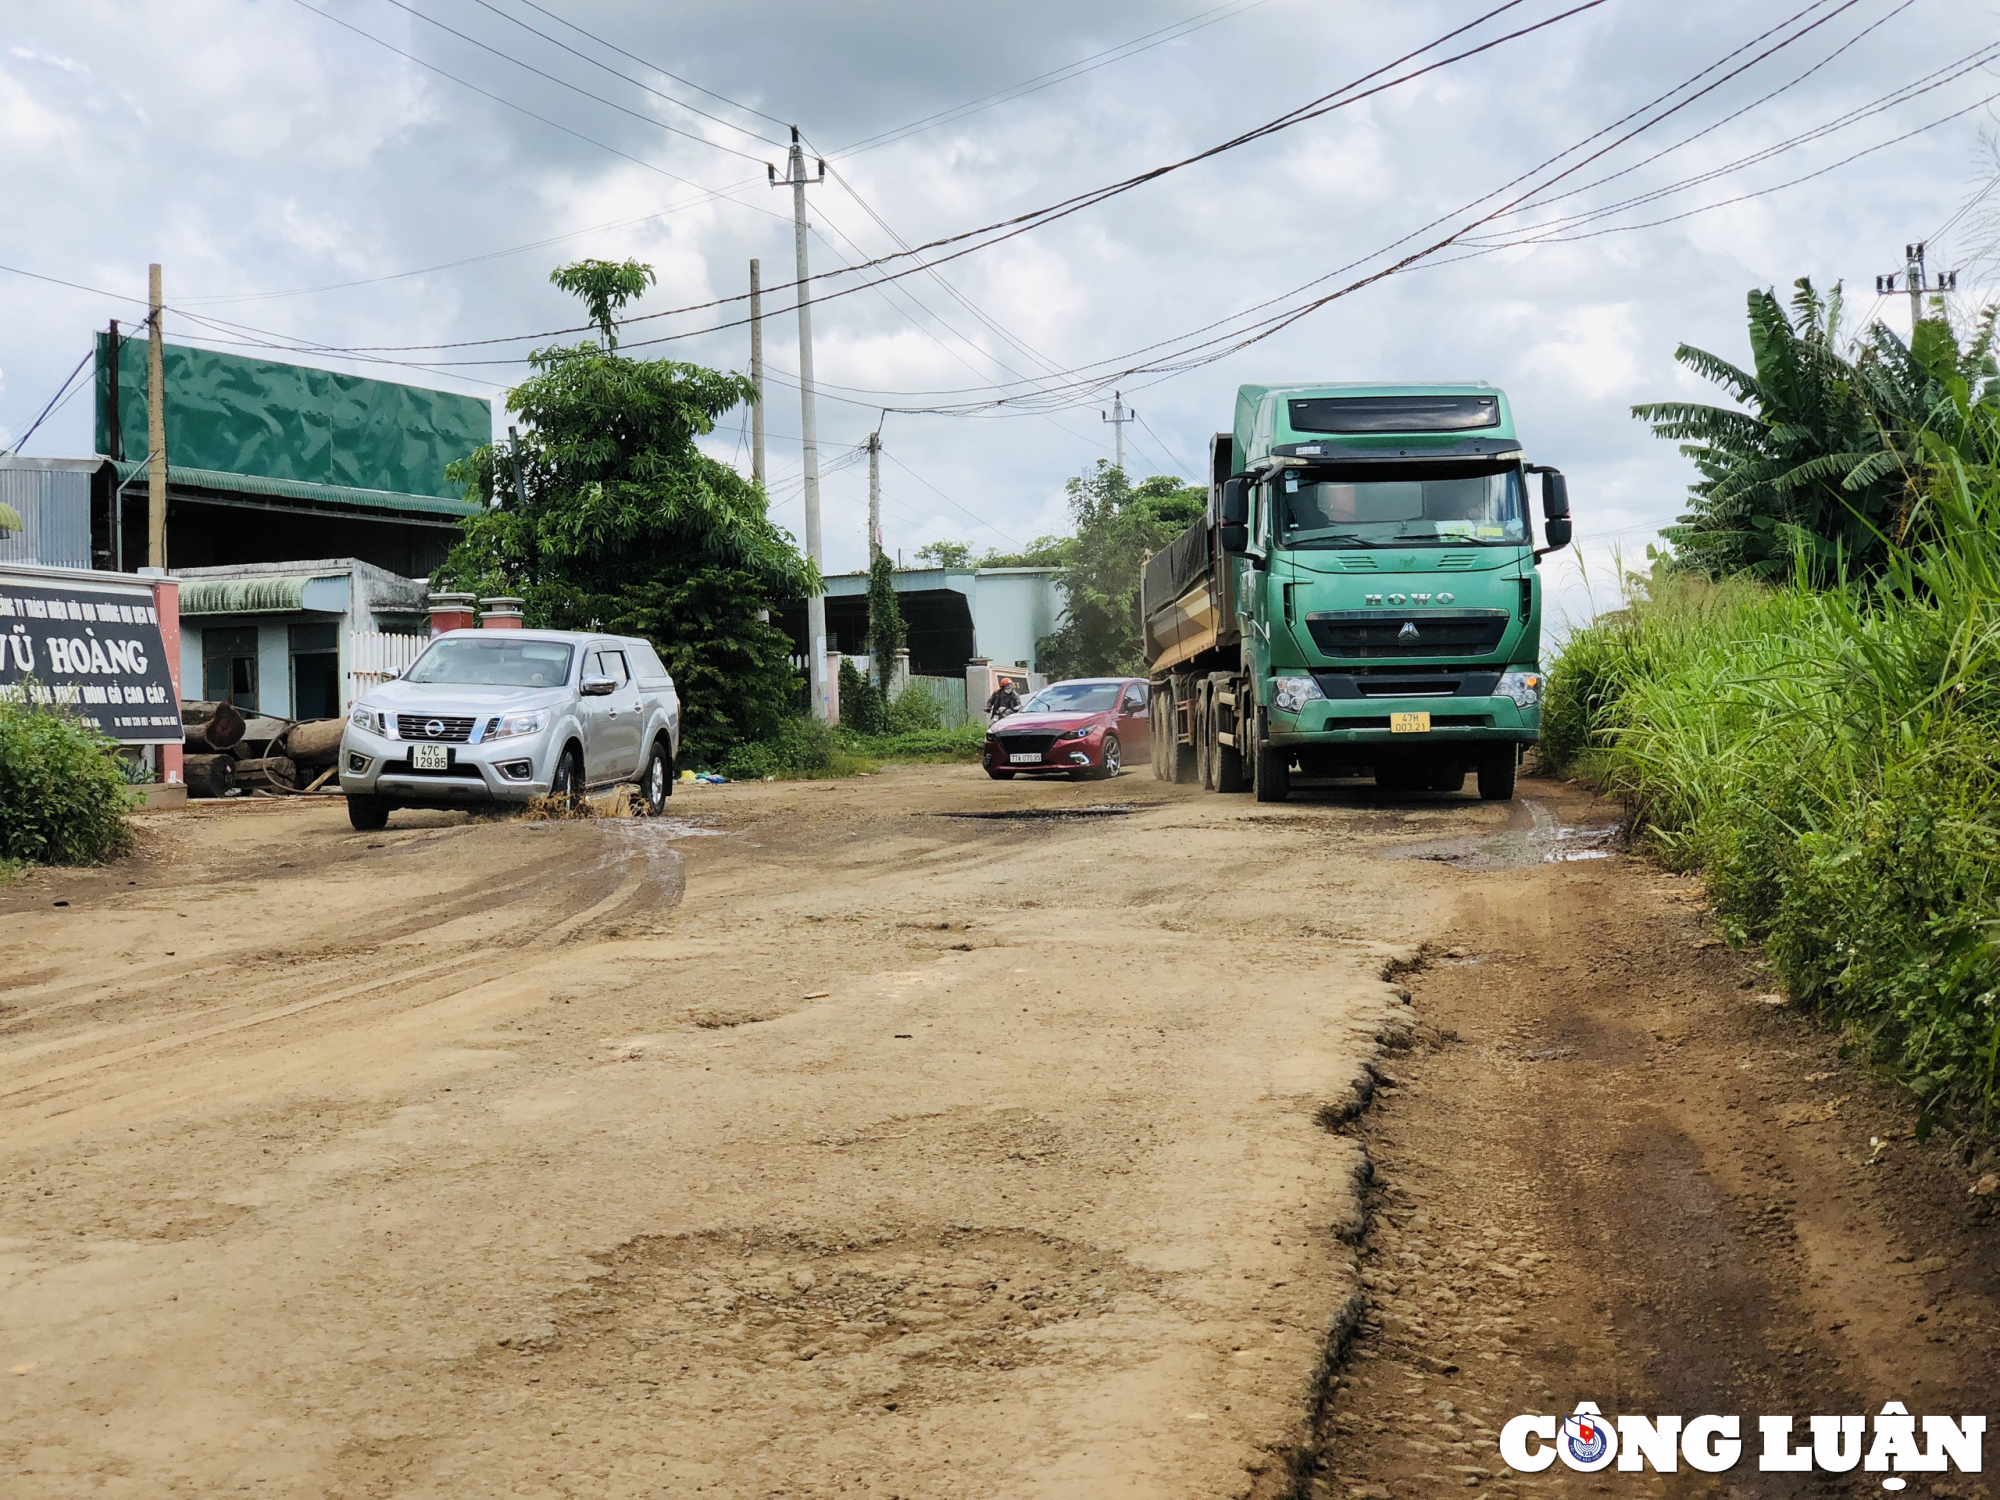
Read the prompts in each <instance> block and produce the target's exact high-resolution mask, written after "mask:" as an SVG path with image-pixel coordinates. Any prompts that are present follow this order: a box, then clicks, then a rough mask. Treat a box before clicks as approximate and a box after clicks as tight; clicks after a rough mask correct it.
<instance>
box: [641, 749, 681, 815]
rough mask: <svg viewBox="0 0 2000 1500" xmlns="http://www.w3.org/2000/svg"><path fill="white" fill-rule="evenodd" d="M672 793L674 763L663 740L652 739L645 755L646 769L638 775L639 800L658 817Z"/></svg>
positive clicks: (649, 811)
mask: <svg viewBox="0 0 2000 1500" xmlns="http://www.w3.org/2000/svg"><path fill="white" fill-rule="evenodd" d="M673 794H674V763H673V760H672V758H671V757H670V756H669V755H668V754H667V746H666V742H665V741H664V740H654V741H653V748H652V751H651V753H649V754H648V755H647V756H646V769H645V771H644V772H642V773H641V775H640V777H639V800H640V801H641V802H643V803H644V804H645V807H646V811H647V812H648V813H650V814H651V815H652V816H653V817H656V818H657V817H658V816H659V815H660V814H661V813H663V812H665V811H666V810H667V798H669V797H671V796H673Z"/></svg>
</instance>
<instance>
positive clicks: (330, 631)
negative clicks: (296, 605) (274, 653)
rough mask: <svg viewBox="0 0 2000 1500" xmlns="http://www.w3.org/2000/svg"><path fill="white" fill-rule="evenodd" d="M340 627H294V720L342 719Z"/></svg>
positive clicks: (292, 630)
mask: <svg viewBox="0 0 2000 1500" xmlns="http://www.w3.org/2000/svg"><path fill="white" fill-rule="evenodd" d="M338 631H339V627H338V626H336V625H333V624H331V623H328V624H323V625H294V626H292V627H291V631H290V636H291V648H292V717H293V718H295V719H337V718H339V717H340V638H339V634H338Z"/></svg>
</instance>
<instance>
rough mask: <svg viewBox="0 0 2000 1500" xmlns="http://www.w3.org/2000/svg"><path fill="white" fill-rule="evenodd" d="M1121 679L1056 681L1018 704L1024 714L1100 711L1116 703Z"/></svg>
mask: <svg viewBox="0 0 2000 1500" xmlns="http://www.w3.org/2000/svg"><path fill="white" fill-rule="evenodd" d="M1124 685H1125V684H1124V683H1122V682H1057V683H1052V684H1050V685H1049V686H1048V687H1045V688H1043V689H1042V690H1041V691H1040V692H1039V693H1037V694H1035V696H1034V697H1032V698H1030V699H1029V700H1028V701H1027V702H1026V703H1023V704H1022V705H1021V712H1022V713H1024V714H1101V713H1103V712H1104V711H1105V710H1106V709H1108V708H1114V707H1116V706H1117V703H1118V690H1119V689H1120V688H1122V687H1124Z"/></svg>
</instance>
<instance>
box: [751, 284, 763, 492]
mask: <svg viewBox="0 0 2000 1500" xmlns="http://www.w3.org/2000/svg"><path fill="white" fill-rule="evenodd" d="M750 383H751V384H752V385H754V386H755V387H757V399H756V401H755V402H754V403H753V404H752V405H751V407H750V477H751V478H752V479H754V480H756V481H757V488H758V489H760V490H761V489H763V488H764V283H763V280H762V278H761V276H760V275H759V270H758V265H757V260H756V257H754V256H753V257H751V260H750Z"/></svg>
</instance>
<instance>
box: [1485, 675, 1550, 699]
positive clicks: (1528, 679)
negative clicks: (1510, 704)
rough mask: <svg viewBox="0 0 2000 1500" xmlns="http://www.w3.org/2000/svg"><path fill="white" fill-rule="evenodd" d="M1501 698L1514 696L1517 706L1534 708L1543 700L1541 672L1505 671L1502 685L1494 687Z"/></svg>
mask: <svg viewBox="0 0 2000 1500" xmlns="http://www.w3.org/2000/svg"><path fill="white" fill-rule="evenodd" d="M1493 692H1494V695H1495V696H1496V697H1500V698H1512V699H1513V700H1514V703H1515V705H1516V706H1517V707H1520V708H1533V707H1534V706H1535V705H1536V704H1538V703H1540V702H1541V701H1542V674H1541V673H1540V672H1503V673H1502V674H1501V676H1500V685H1499V686H1498V687H1496V688H1494V689H1493Z"/></svg>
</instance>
